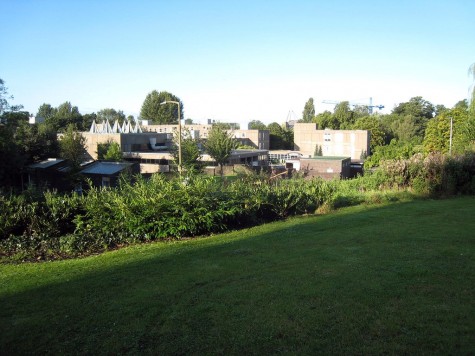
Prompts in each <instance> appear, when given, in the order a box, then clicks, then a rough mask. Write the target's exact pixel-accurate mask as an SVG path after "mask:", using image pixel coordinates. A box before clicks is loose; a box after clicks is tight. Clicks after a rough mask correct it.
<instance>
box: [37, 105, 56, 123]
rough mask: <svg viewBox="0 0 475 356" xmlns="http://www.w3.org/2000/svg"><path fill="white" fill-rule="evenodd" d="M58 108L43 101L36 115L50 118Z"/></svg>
mask: <svg viewBox="0 0 475 356" xmlns="http://www.w3.org/2000/svg"><path fill="white" fill-rule="evenodd" d="M56 111H57V110H56V108H54V107H52V106H51V105H50V104H46V103H43V104H41V106H40V107H39V108H38V112H37V113H36V117H41V118H43V119H45V120H47V119H50V118H51V117H53V116H54V115H55V114H56Z"/></svg>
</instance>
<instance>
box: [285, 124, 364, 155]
mask: <svg viewBox="0 0 475 356" xmlns="http://www.w3.org/2000/svg"><path fill="white" fill-rule="evenodd" d="M369 140H370V133H369V131H367V130H318V129H317V124H315V123H298V124H295V126H294V149H295V150H296V151H300V152H301V153H302V154H303V155H304V156H306V157H313V156H314V153H315V148H316V146H317V145H318V146H319V147H321V149H322V155H323V156H348V157H351V159H352V160H360V159H361V157H362V156H363V155H364V154H368V153H369Z"/></svg>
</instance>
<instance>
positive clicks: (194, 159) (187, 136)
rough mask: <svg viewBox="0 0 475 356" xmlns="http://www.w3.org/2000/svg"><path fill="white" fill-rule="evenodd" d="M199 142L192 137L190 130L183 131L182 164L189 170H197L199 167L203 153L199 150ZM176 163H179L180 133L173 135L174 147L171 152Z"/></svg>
mask: <svg viewBox="0 0 475 356" xmlns="http://www.w3.org/2000/svg"><path fill="white" fill-rule="evenodd" d="M198 145H199V141H198V140H195V139H194V138H193V137H192V136H191V132H190V130H188V129H187V128H184V129H182V131H181V164H182V166H183V167H185V169H187V170H197V169H198V167H199V160H200V158H201V151H200V148H199V146H198ZM170 153H171V154H172V156H173V159H174V160H175V162H178V161H179V157H178V156H179V150H178V131H175V132H174V133H173V146H172V148H171V150H170Z"/></svg>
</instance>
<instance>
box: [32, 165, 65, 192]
mask: <svg viewBox="0 0 475 356" xmlns="http://www.w3.org/2000/svg"><path fill="white" fill-rule="evenodd" d="M69 168H70V166H69V162H68V161H66V160H64V159H59V158H48V159H47V160H44V161H41V162H38V163H33V164H30V165H29V166H28V167H27V174H28V184H29V185H31V186H34V187H37V188H41V189H56V190H59V191H64V190H68V189H69V188H70V183H69V181H68V179H67V172H68V171H69Z"/></svg>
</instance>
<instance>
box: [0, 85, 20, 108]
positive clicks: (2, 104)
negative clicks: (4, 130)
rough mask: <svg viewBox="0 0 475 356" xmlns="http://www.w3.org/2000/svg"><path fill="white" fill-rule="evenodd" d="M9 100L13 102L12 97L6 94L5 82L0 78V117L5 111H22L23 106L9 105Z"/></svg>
mask: <svg viewBox="0 0 475 356" xmlns="http://www.w3.org/2000/svg"><path fill="white" fill-rule="evenodd" d="M9 100H13V95H9V94H8V88H7V87H6V86H5V82H4V81H3V79H2V78H0V115H2V114H3V113H4V112H6V111H19V110H21V109H23V105H11V104H10V103H9Z"/></svg>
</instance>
